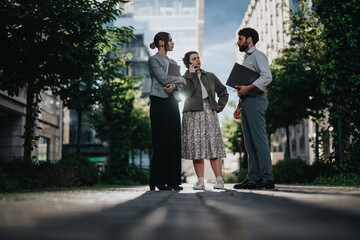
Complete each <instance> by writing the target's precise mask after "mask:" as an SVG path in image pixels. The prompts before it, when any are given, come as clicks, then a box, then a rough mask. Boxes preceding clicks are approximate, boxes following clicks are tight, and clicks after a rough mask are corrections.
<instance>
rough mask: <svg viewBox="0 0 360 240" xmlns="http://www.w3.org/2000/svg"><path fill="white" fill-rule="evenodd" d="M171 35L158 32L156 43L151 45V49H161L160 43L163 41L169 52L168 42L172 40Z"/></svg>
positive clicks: (155, 38)
mask: <svg viewBox="0 0 360 240" xmlns="http://www.w3.org/2000/svg"><path fill="white" fill-rule="evenodd" d="M169 35H170V34H169V33H167V32H158V33H157V34H156V35H155V37H154V41H153V42H152V43H150V48H151V49H154V48H155V47H157V48H159V41H160V40H162V41H164V46H165V50H166V51H167V48H168V42H169V40H170V38H169Z"/></svg>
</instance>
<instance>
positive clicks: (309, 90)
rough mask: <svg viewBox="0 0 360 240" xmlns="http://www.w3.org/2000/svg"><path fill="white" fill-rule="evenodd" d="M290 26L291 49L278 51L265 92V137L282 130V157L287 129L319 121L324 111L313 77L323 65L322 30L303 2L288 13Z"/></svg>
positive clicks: (316, 81)
mask: <svg viewBox="0 0 360 240" xmlns="http://www.w3.org/2000/svg"><path fill="white" fill-rule="evenodd" d="M290 23H291V24H290V29H289V33H288V34H290V36H291V39H292V44H293V45H291V46H290V47H288V48H286V49H284V50H282V51H281V54H280V57H278V58H277V59H275V61H274V64H273V65H272V66H271V68H272V73H273V82H272V83H271V84H270V85H269V87H268V88H267V95H268V99H269V108H268V111H267V115H266V120H267V124H268V128H269V130H268V133H271V132H272V131H275V130H276V129H277V128H279V127H284V128H285V129H286V136H287V143H286V150H285V156H286V157H289V154H290V143H289V126H291V125H296V124H298V123H301V122H302V121H303V119H304V118H308V117H309V116H313V117H314V118H315V119H319V118H322V117H323V114H322V113H323V111H322V110H323V109H324V108H325V107H326V98H325V97H324V95H323V94H322V92H321V90H320V84H321V78H320V77H319V76H318V74H317V71H318V65H319V64H320V63H322V61H323V56H322V54H323V52H322V48H323V45H324V44H323V40H322V38H321V37H320V34H321V32H322V27H321V26H320V25H319V23H318V18H317V16H316V14H315V12H314V11H312V10H311V9H310V8H309V7H308V6H307V5H306V2H305V1H303V0H302V1H299V2H298V10H297V11H292V10H291V11H290ZM316 146H318V144H317V145H316ZM317 152H318V150H317Z"/></svg>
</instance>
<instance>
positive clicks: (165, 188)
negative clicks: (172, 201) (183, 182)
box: [149, 184, 172, 191]
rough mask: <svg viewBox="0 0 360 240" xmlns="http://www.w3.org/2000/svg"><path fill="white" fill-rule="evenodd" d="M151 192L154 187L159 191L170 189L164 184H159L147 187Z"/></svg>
mask: <svg viewBox="0 0 360 240" xmlns="http://www.w3.org/2000/svg"><path fill="white" fill-rule="evenodd" d="M149 187H150V190H151V191H155V187H157V188H158V189H159V190H160V191H171V190H172V188H171V187H168V186H166V185H165V184H159V185H151V184H150V185H149Z"/></svg>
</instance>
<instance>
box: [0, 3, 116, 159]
mask: <svg viewBox="0 0 360 240" xmlns="http://www.w3.org/2000/svg"><path fill="white" fill-rule="evenodd" d="M120 1H121V0H120ZM120 1H119V0H106V1H101V2H100V1H96V0H76V1H73V0H63V1H57V0H48V1H41V0H32V1H26V0H8V1H1V2H0V9H1V14H0V42H1V45H0V55H1V59H0V73H1V74H0V89H1V90H5V91H7V93H8V94H9V95H10V96H14V95H18V93H19V88H22V87H27V106H26V123H25V131H24V136H23V137H24V158H25V159H27V160H29V161H30V159H31V151H32V150H33V148H34V144H35V142H36V140H37V138H36V136H34V129H35V128H36V124H35V120H36V118H37V115H38V113H39V112H40V110H39V107H38V103H39V102H40V92H41V91H44V90H47V89H50V87H54V86H59V85H67V83H68V82H69V81H71V80H73V79H81V78H82V77H83V76H84V73H86V72H87V71H89V69H91V68H93V67H95V65H96V63H97V62H98V55H99V48H98V46H99V44H101V43H103V44H106V38H105V37H103V36H105V35H106V30H105V29H104V28H105V27H104V26H105V25H106V23H108V22H110V21H111V20H114V19H115V17H116V16H119V15H120V9H118V8H116V7H115V6H116V4H117V3H118V2H120ZM119 32H120V31H119Z"/></svg>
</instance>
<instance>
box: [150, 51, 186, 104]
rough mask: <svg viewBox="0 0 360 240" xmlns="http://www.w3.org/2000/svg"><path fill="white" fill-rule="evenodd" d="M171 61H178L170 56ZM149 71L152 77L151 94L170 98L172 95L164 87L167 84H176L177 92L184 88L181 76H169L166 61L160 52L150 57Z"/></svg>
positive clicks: (173, 62) (174, 62)
mask: <svg viewBox="0 0 360 240" xmlns="http://www.w3.org/2000/svg"><path fill="white" fill-rule="evenodd" d="M169 61H170V63H172V64H176V65H177V63H176V61H174V60H172V59H170V58H169ZM148 64H149V72H150V78H151V90H150V96H157V97H161V98H168V97H169V96H170V95H169V94H168V93H167V92H166V91H165V90H164V87H165V86H166V85H167V84H175V85H176V90H175V91H174V94H176V92H178V91H180V90H182V89H183V88H184V85H183V81H182V78H181V77H174V76H168V75H167V74H166V72H167V69H166V63H165V61H164V59H162V57H161V56H160V54H158V53H156V54H155V55H153V56H151V57H149V60H148Z"/></svg>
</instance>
